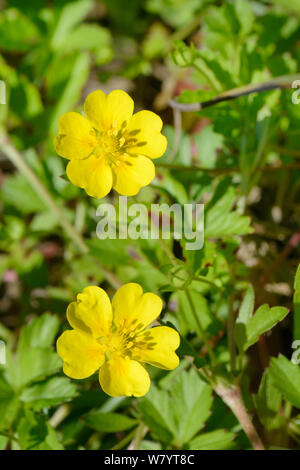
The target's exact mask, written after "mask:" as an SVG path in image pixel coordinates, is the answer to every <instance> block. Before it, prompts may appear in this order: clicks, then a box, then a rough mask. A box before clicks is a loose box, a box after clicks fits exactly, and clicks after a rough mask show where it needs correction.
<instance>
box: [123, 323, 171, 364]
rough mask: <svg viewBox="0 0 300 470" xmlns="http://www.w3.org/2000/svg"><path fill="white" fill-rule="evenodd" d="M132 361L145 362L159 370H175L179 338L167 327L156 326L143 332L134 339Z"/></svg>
mask: <svg viewBox="0 0 300 470" xmlns="http://www.w3.org/2000/svg"><path fill="white" fill-rule="evenodd" d="M135 344H136V345H135V346H134V347H133V349H132V354H133V359H135V360H138V361H141V362H147V363H148V364H151V365H152V366H155V367H160V368H161V369H175V368H176V367H177V366H178V364H179V358H178V356H177V355H176V354H175V350H176V349H177V348H178V347H179V344H180V336H179V334H178V333H177V331H176V330H174V329H173V328H169V327H168V326H158V327H155V328H151V329H149V330H146V331H143V332H142V333H140V334H139V335H138V336H137V337H136V339H135Z"/></svg>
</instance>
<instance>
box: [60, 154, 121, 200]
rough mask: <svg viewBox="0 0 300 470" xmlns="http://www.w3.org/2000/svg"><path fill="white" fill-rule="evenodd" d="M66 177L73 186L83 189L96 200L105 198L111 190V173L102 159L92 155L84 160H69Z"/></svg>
mask: <svg viewBox="0 0 300 470" xmlns="http://www.w3.org/2000/svg"><path fill="white" fill-rule="evenodd" d="M67 176H68V178H69V180H70V181H71V183H73V184H75V186H79V187H80V188H83V189H85V191H86V192H87V194H88V195H89V196H92V197H96V198H98V199H100V198H102V197H104V196H106V195H107V194H108V193H109V191H110V190H111V188H112V182H113V178H112V172H111V168H110V166H109V165H107V164H106V162H105V159H104V158H97V157H95V156H94V155H92V156H91V157H89V158H87V159H86V160H71V161H70V162H69V163H68V166H67Z"/></svg>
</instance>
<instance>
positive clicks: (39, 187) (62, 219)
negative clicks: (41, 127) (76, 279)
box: [0, 134, 122, 289]
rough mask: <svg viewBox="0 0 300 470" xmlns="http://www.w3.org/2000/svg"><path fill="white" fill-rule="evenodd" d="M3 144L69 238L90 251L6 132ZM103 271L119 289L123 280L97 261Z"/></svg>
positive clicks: (9, 157)
mask: <svg viewBox="0 0 300 470" xmlns="http://www.w3.org/2000/svg"><path fill="white" fill-rule="evenodd" d="M0 144H1V151H2V152H3V153H4V154H5V155H6V156H7V158H8V159H9V160H10V161H11V162H12V163H13V164H14V166H15V167H16V168H17V169H18V170H19V172H20V173H22V174H23V175H24V176H25V178H26V179H27V181H28V182H29V184H30V185H31V186H32V188H33V189H34V190H35V191H36V193H37V194H38V195H39V196H40V198H41V199H42V200H43V201H44V203H45V204H46V205H47V206H48V207H49V209H50V210H51V211H52V212H53V214H55V216H56V218H57V220H58V221H59V223H60V225H61V226H62V228H63V229H64V231H65V232H66V234H67V235H68V236H69V238H70V239H71V240H72V241H73V243H74V244H75V245H76V246H77V248H78V249H79V252H80V253H81V254H82V255H86V254H88V253H89V247H88V246H87V245H86V243H85V241H84V239H83V238H82V236H81V235H80V233H79V232H78V231H77V230H76V229H75V228H74V227H73V226H72V225H71V224H70V222H69V221H68V219H67V218H66V216H65V214H64V211H63V210H62V209H61V208H60V207H59V205H58V204H57V202H56V201H55V199H54V198H53V197H52V195H51V194H50V192H49V191H48V189H47V188H46V186H44V184H43V183H42V182H41V181H40V179H39V178H38V177H37V176H36V174H35V173H34V172H33V171H32V169H31V168H30V166H29V165H28V164H27V163H26V161H25V160H24V158H23V156H22V155H21V154H20V152H18V150H17V149H16V148H15V147H14V146H13V145H12V144H11V143H10V141H9V139H8V137H7V136H6V135H5V134H4V135H2V136H1V139H0ZM97 264H98V265H99V267H100V269H101V271H102V272H103V274H104V275H105V277H106V279H107V280H108V281H109V282H110V284H111V285H112V286H113V287H114V288H115V289H118V288H119V287H120V285H121V284H122V283H121V281H120V280H119V279H118V278H117V277H116V276H115V275H114V274H113V273H112V272H110V271H109V270H108V269H107V268H105V267H104V266H102V264H101V263H100V262H98V261H97Z"/></svg>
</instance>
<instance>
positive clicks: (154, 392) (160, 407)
mask: <svg viewBox="0 0 300 470" xmlns="http://www.w3.org/2000/svg"><path fill="white" fill-rule="evenodd" d="M138 408H139V411H140V413H141V417H142V419H143V421H144V423H145V424H146V425H147V426H148V427H149V428H150V429H151V431H152V432H153V433H154V435H155V436H156V437H157V438H158V439H159V440H162V441H163V442H165V443H170V442H172V440H173V439H174V417H173V412H172V405H171V402H170V398H169V395H168V393H167V392H165V391H163V390H159V389H157V388H155V387H154V386H152V387H151V388H150V391H149V392H148V393H147V395H146V397H145V398H143V399H142V400H141V401H140V402H139V404H138Z"/></svg>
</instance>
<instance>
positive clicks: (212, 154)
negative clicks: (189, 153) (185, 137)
mask: <svg viewBox="0 0 300 470" xmlns="http://www.w3.org/2000/svg"><path fill="white" fill-rule="evenodd" d="M194 139H195V144H196V146H197V150H198V154H199V159H200V165H201V166H202V167H204V168H215V166H216V161H217V150H219V149H220V148H222V147H223V140H224V137H223V136H222V135H221V134H218V133H216V132H215V131H214V130H213V126H212V125H209V126H206V127H204V129H202V131H201V132H200V133H198V134H196V135H195V137H194Z"/></svg>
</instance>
